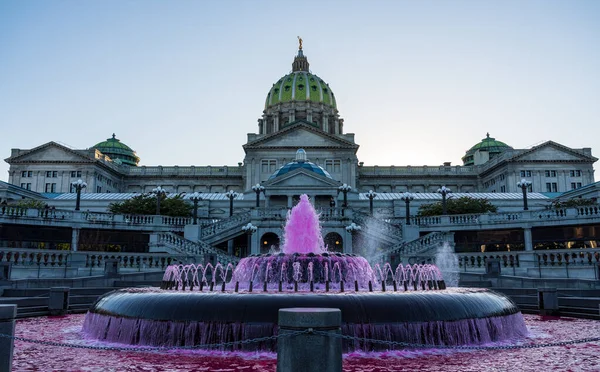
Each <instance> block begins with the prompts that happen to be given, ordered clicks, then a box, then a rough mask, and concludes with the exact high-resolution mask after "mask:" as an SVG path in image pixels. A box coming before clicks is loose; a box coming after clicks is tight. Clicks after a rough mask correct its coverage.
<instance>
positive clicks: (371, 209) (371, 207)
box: [367, 190, 377, 216]
mask: <svg viewBox="0 0 600 372" xmlns="http://www.w3.org/2000/svg"><path fill="white" fill-rule="evenodd" d="M376 196H377V193H376V192H373V190H369V192H368V193H367V198H369V213H370V214H371V216H372V215H373V199H375V197H376Z"/></svg>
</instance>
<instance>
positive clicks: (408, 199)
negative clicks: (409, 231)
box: [400, 192, 415, 225]
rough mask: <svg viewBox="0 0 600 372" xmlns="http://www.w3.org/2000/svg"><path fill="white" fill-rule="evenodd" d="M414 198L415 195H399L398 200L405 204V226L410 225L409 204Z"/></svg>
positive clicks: (408, 193)
mask: <svg viewBox="0 0 600 372" xmlns="http://www.w3.org/2000/svg"><path fill="white" fill-rule="evenodd" d="M414 198H415V194H412V193H410V192H404V193H402V194H401V196H400V199H401V200H404V203H406V224H407V225H410V202H411V201H412V200H413V199H414Z"/></svg>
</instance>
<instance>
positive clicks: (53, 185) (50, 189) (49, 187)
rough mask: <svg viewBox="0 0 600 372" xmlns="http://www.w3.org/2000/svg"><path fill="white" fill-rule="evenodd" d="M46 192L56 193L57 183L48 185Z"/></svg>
mask: <svg viewBox="0 0 600 372" xmlns="http://www.w3.org/2000/svg"><path fill="white" fill-rule="evenodd" d="M45 190H46V192H56V184H55V183H47V184H46V188H45Z"/></svg>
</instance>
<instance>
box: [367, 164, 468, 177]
mask: <svg viewBox="0 0 600 372" xmlns="http://www.w3.org/2000/svg"><path fill="white" fill-rule="evenodd" d="M358 173H359V174H360V175H361V176H362V177H374V176H399V175H410V174H419V175H422V174H428V175H440V176H441V175H461V176H468V175H472V176H476V175H477V174H478V173H477V171H476V169H475V167H471V166H460V165H455V166H443V165H442V166H416V167H413V166H411V165H407V166H400V167H396V166H389V167H380V166H362V167H359V168H358Z"/></svg>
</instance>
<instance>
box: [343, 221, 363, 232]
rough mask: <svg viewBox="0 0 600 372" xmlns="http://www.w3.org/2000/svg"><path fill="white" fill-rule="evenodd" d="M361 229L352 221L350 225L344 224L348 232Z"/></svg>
mask: <svg viewBox="0 0 600 372" xmlns="http://www.w3.org/2000/svg"><path fill="white" fill-rule="evenodd" d="M360 230H361V227H360V226H359V225H357V224H355V223H354V222H352V223H351V224H350V225H348V226H346V231H348V232H349V233H350V234H354V233H356V232H359V231H360Z"/></svg>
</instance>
